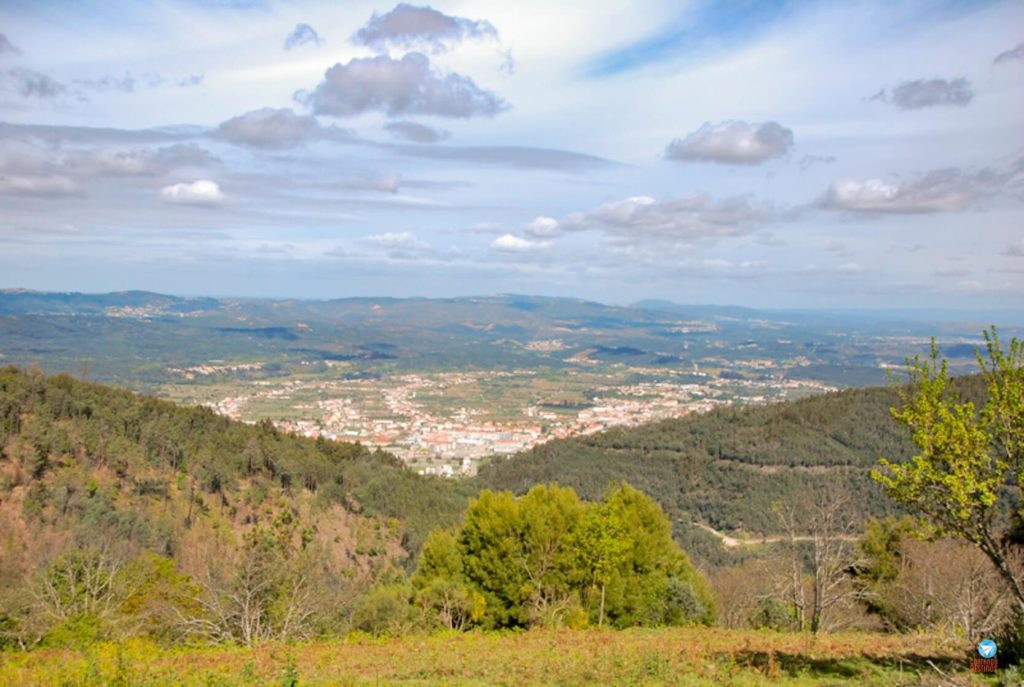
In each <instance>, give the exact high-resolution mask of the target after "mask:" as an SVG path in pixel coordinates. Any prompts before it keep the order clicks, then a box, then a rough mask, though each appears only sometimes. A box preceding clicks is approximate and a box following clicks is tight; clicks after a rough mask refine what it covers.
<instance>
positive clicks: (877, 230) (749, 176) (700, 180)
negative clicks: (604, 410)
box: [0, 0, 1024, 308]
mask: <svg viewBox="0 0 1024 687" xmlns="http://www.w3.org/2000/svg"><path fill="white" fill-rule="evenodd" d="M1021 27H1024V5H1022V4H1021V3H1019V2H985V3H980V2H979V3H963V2H957V3H951V2H943V3H940V2H914V1H908V2H896V3H894V2H857V3H840V2H827V1H825V0H816V1H813V2H798V3H797V2H794V3H788V2H784V1H782V0H778V1H772V2H737V3H721V2H711V1H707V2H678V1H676V2H608V1H601V0H598V1H594V2H587V3H549V2H530V1H526V2H517V3H507V2H473V3H469V2H443V3H440V2H439V3H435V4H431V5H415V4H399V5H395V4H381V3H374V2H362V1H358V2H337V1H332V2H299V1H293V2H273V1H267V2H222V3H204V2H158V1H152V2H146V3H137V2H125V3H118V2H102V3H100V2H95V3H87V2H73V3H72V2H67V3H59V2H46V3H35V2H22V3H17V2H13V3H12V2H7V3H3V4H0V287H28V288H37V289H47V290H78V291H107V290H122V289H150V290H156V291H163V292H169V293H178V294H209V295H235V296H272V297H311V298H333V297H343V296H354V295H390V296H455V295H472V294H488V293H498V292H519V293H533V294H545V295H555V296H572V297H583V298H590V299H595V300H600V301H604V302H610V303H627V302H631V301H634V300H639V299H642V298H667V299H671V300H675V301H678V302H690V303H695V302H702V303H732V304H739V305H748V306H758V307H779V308H781V307H812V308H821V307H841V308H874V307H928V308H941V307H956V308H974V307H986V308H989V307H1019V306H1020V304H1021V303H1022V302H1024V301H1022V298H1021V293H1024V221H1022V220H1024V126H1022V124H1024V116H1022V115H1021V113H1022V112H1024V30H1022V28H1021Z"/></svg>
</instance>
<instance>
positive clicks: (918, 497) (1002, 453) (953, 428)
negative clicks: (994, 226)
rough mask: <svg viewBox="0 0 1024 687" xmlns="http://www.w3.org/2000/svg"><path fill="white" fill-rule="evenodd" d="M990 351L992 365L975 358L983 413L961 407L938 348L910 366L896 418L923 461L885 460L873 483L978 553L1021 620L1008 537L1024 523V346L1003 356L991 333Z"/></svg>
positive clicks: (1021, 595) (1020, 589)
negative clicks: (1023, 509) (991, 568)
mask: <svg viewBox="0 0 1024 687" xmlns="http://www.w3.org/2000/svg"><path fill="white" fill-rule="evenodd" d="M985 343H986V349H987V354H988V355H987V360H986V358H985V357H983V356H982V355H981V353H980V352H978V353H977V357H978V364H979V366H980V367H981V371H982V376H983V378H984V380H985V387H986V390H987V392H988V398H987V401H986V402H985V405H984V407H983V408H982V409H981V410H980V411H979V410H978V409H977V408H976V407H975V405H974V403H972V402H969V401H964V400H962V399H961V397H960V394H959V392H958V391H957V388H956V385H955V384H954V383H953V382H952V380H951V379H950V377H949V371H948V366H947V363H946V361H945V360H944V359H943V360H940V359H939V350H938V348H937V347H936V345H935V342H934V340H933V341H932V350H931V356H930V357H929V358H928V359H927V360H921V359H920V358H919V357H915V358H914V359H913V360H912V361H908V365H907V368H908V373H909V377H910V380H909V384H908V385H906V386H905V387H904V388H903V391H902V401H903V404H902V406H901V407H899V408H893V409H892V414H893V417H895V418H896V419H897V420H898V421H899V422H901V423H903V424H904V425H906V426H907V427H909V428H910V430H911V432H912V438H913V440H914V443H915V444H917V446H918V448H919V449H920V453H919V454H917V455H916V456H914V457H913V459H911V460H910V461H909V462H907V463H903V464H899V463H893V462H890V461H889V460H886V459H884V458H883V459H882V461H881V464H882V467H883V469H882V470H874V471H872V475H871V476H872V478H874V479H875V480H876V481H878V482H879V483H880V484H881V485H882V486H883V487H884V488H885V490H886V492H887V493H888V494H889V496H890V497H892V498H893V499H895V500H896V501H897V502H899V503H902V504H903V505H905V506H907V507H908V508H909V509H910V510H912V511H914V512H915V513H917V514H918V515H919V516H920V517H921V518H922V519H923V520H924V521H925V523H926V524H927V525H929V526H930V527H932V528H933V529H934V530H935V531H936V533H937V534H945V533H948V534H953V535H956V536H959V537H961V538H963V539H965V540H967V541H968V542H970V543H971V544H973V545H974V546H976V547H978V549H980V550H981V552H982V553H984V554H985V556H987V557H988V559H989V560H990V561H991V562H992V564H993V565H995V567H996V570H997V571H998V572H999V575H1000V577H1001V578H1002V580H1003V583H1004V584H1005V586H1006V589H1007V591H1008V592H1009V593H1010V594H1011V595H1012V596H1013V599H1014V603H1015V605H1016V608H1017V611H1018V613H1019V614H1021V615H1024V585H1022V582H1021V575H1020V571H1019V570H1015V568H1017V567H1019V566H1017V565H1015V563H1014V558H1015V552H1014V544H1013V542H1012V538H1011V536H1010V535H1011V527H1010V525H1011V522H1016V523H1018V524H1019V523H1020V518H1021V512H1020V510H1018V509H1019V508H1020V506H1019V505H1017V506H1013V505H1011V504H1012V503H1014V502H1015V503H1016V504H1020V503H1024V342H1021V341H1018V340H1017V339H1016V338H1015V339H1013V340H1012V341H1011V343H1010V347H1009V350H1008V351H1005V352H1004V351H1003V349H1002V347H1001V345H1000V342H999V337H998V335H997V332H996V328H995V327H992V329H991V330H990V331H986V332H985ZM1014 489H1015V490H1016V494H1013V493H1012V492H1013V491H1014ZM1012 497H1015V501H1014V500H1013V498H1012Z"/></svg>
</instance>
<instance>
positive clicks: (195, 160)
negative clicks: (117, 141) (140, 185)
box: [63, 143, 217, 177]
mask: <svg viewBox="0 0 1024 687" xmlns="http://www.w3.org/2000/svg"><path fill="white" fill-rule="evenodd" d="M216 162H217V159H216V158H215V157H213V156H212V155H210V153H209V152H208V151H206V150H205V149H203V148H200V147H199V146H197V145H195V144H194V143H189V144H178V145H172V146H166V147H164V148H157V149H156V150H150V149H146V148H137V149H130V150H93V151H83V152H80V153H75V154H72V155H69V156H68V157H67V158H65V159H64V160H63V166H64V168H66V169H67V170H69V171H70V172H72V173H74V174H76V175H86V176H126V177H127V176H162V175H164V174H167V173H168V172H170V171H171V170H174V169H180V168H183V167H207V166H210V165H213V164H214V163H216Z"/></svg>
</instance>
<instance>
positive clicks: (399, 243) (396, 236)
mask: <svg viewBox="0 0 1024 687" xmlns="http://www.w3.org/2000/svg"><path fill="white" fill-rule="evenodd" d="M363 241H364V242H366V243H369V244H371V245H374V246H377V247H378V248H381V249H383V250H384V252H385V254H386V255H387V256H388V257H389V258H392V259H393V260H413V259H416V258H423V257H427V256H431V255H434V253H435V251H434V247H433V246H431V245H430V244H429V243H427V242H426V241H421V240H420V239H418V238H416V236H415V235H414V234H413V233H412V232H409V231H401V232H390V231H389V232H385V233H383V234H371V235H370V236H366V237H364V238H363Z"/></svg>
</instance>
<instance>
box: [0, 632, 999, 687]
mask: <svg viewBox="0 0 1024 687" xmlns="http://www.w3.org/2000/svg"><path fill="white" fill-rule="evenodd" d="M968 655H969V653H968V647H966V646H953V645H950V644H948V643H943V642H941V641H939V640H937V639H935V638H933V637H929V636H925V635H913V636H900V635H879V634H866V633H857V634H854V633H850V634H833V635H828V636H822V637H813V636H811V635H807V634H780V633H774V632H755V631H730V630H724V629H708V628H686V629H659V630H640V629H637V630H629V631H601V630H583V631H573V630H561V631H553V630H552V631H547V630H545V631H539V630H534V631H529V632H522V633H510V634H499V633H467V634H434V635H420V636H408V637H403V638H400V639H373V638H369V637H350V638H348V639H344V640H334V641H317V642H310V643H306V644H295V645H263V646H261V647H259V648H256V649H246V648H241V647H211V648H193V649H166V648H161V647H158V646H156V645H153V644H148V643H144V642H135V641H133V642H127V643H124V644H104V645H97V646H94V647H92V648H89V649H82V650H73V649H63V650H62V649H44V650H37V651H32V652H29V653H6V654H0V685H4V686H6V685H12V686H13V685H19V686H26V687H28V686H32V685H39V686H42V685H47V686H49V685H66V686H69V687H70V686H82V687H84V686H86V685H132V686H136V685H142V686H152V687H157V686H160V685H186V686H192V685H194V686H199V685H203V686H221V687H235V686H242V685H245V686H249V685H252V686H255V685H282V686H285V687H290V686H295V685H737V686H741V685H762V684H770V685H891V686H893V687H896V686H902V685H906V686H909V685H940V684H958V685H961V684H962V685H972V684H977V685H984V684H993V683H992V681H991V680H990V681H987V682H986V680H985V679H984V678H982V677H980V676H972V675H970V674H969V673H968V672H967V669H968V658H967V657H968ZM954 679H955V683H953V682H951V680H954Z"/></svg>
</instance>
